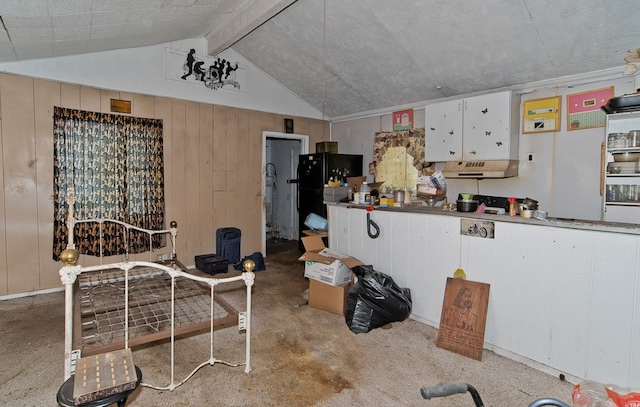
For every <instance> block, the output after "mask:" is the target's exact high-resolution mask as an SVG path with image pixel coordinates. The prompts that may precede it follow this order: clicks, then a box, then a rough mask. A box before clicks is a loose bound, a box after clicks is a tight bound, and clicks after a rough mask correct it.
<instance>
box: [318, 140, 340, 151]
mask: <svg viewBox="0 0 640 407" xmlns="http://www.w3.org/2000/svg"><path fill="white" fill-rule="evenodd" d="M337 152H338V142H337V141H321V142H319V143H316V153H337Z"/></svg>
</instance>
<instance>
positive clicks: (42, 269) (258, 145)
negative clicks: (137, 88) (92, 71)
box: [0, 74, 329, 296]
mask: <svg viewBox="0 0 640 407" xmlns="http://www.w3.org/2000/svg"><path fill="white" fill-rule="evenodd" d="M112 98H114V99H125V100H130V101H131V105H132V115H133V116H139V117H149V118H155V119H162V120H163V132H164V160H165V195H166V211H167V222H169V221H171V220H175V221H177V222H178V238H177V241H178V244H177V252H178V258H180V259H181V260H182V261H183V262H184V263H185V264H188V265H190V264H193V263H194V256H195V255H197V254H204V253H213V252H215V231H216V229H218V228H220V227H226V226H234V227H238V228H240V229H241V231H242V255H245V254H250V253H252V252H254V251H260V250H261V247H262V241H261V239H262V235H261V230H262V225H261V219H262V218H261V216H262V210H263V205H264V197H263V196H262V190H263V188H262V172H263V168H262V162H261V160H262V148H263V146H262V132H263V131H283V121H284V120H283V119H284V116H282V115H279V114H273V113H265V112H258V111H252V110H246V109H239V108H232V107H226V106H220V105H212V104H206V103H199V102H191V101H186V100H181V99H172V98H166V97H155V96H148V95H140V94H132V93H126V92H116V91H110V90H102V89H96V88H90V87H85V86H80V85H72V84H65V83H59V82H54V81H47V80H40V79H34V78H28V77H22V76H16V75H8V74H0V157H1V159H2V165H1V166H0V180H2V184H3V187H4V188H3V193H2V194H0V296H2V295H8V294H17V293H26V292H31V291H37V290H42V289H48V288H55V287H60V286H61V282H60V277H59V276H58V270H59V269H60V266H61V264H60V263H57V262H54V261H53V259H52V254H51V251H52V239H53V204H52V197H53V107H54V106H62V107H67V108H74V109H82V110H88V111H97V112H103V113H111V112H110V100H111V99H112ZM293 118H294V119H295V129H296V133H297V134H307V135H309V145H310V146H311V147H310V148H311V150H312V151H313V150H314V147H315V143H316V142H319V141H328V140H329V124H328V122H324V121H321V120H315V119H308V118H302V117H293ZM162 252H163V251H161V252H159V253H162ZM164 252H168V249H167V250H165V251H164ZM135 259H141V260H148V259H149V256H148V255H147V256H136V258H135ZM154 260H155V259H154ZM81 263H82V264H83V265H88V264H96V263H98V260H97V259H95V258H90V257H87V256H82V257H81Z"/></svg>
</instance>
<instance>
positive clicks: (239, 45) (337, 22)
mask: <svg viewBox="0 0 640 407" xmlns="http://www.w3.org/2000/svg"><path fill="white" fill-rule="evenodd" d="M638 21H640V7H638V2H637V0H616V1H602V0H564V1H557V0H485V1H469V0H466V1H463V0H448V1H437V2H436V1H432V0H403V1H395V2H394V1H384V0H282V1H278V0H0V23H2V26H1V27H0V62H9V61H20V60H27V59H37V58H50V57H56V56H63V55H72V54H82V53H90V52H97V51H104V50H112V49H118V48H131V47H139V46H146V45H153V44H162V43H166V42H171V41H177V40H181V39H188V38H202V37H204V38H206V39H207V44H208V52H209V54H210V55H217V54H218V53H219V52H221V51H223V50H224V49H226V48H228V47H231V48H233V49H234V50H235V51H236V52H238V53H240V54H241V55H242V56H243V57H245V58H247V59H248V60H249V61H251V63H253V64H255V65H256V66H257V67H259V68H260V69H262V70H263V71H264V72H266V73H267V74H268V75H270V76H271V77H273V78H274V79H275V80H277V81H278V82H280V83H282V84H283V85H284V86H285V87H287V88H288V89H290V90H291V91H292V92H294V93H295V94H297V95H298V96H299V97H300V98H302V99H303V100H305V101H306V102H308V103H309V104H311V105H312V106H314V107H316V108H317V109H318V110H319V111H321V112H323V114H324V115H325V116H326V117H327V118H336V117H341V116H346V115H352V114H355V113H359V112H367V111H371V110H377V109H384V108H386V107H390V106H399V105H405V104H406V105H408V104H411V103H416V102H421V101H427V100H433V99H439V98H443V97H450V96H456V95H464V94H470V93H476V92H483V91H487V90H492V89H501V88H506V87H510V86H514V85H519V84H525V83H531V82H537V81H542V80H545V79H551V78H560V77H564V76H571V75H577V74H581V73H587V72H596V71H601V70H610V69H614V68H619V69H620V72H621V73H622V70H623V67H624V66H625V60H624V58H625V57H626V56H627V51H629V50H633V52H634V53H635V50H636V49H637V48H638V47H640V24H639V23H638Z"/></svg>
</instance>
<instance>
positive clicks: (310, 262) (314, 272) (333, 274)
mask: <svg viewBox="0 0 640 407" xmlns="http://www.w3.org/2000/svg"><path fill="white" fill-rule="evenodd" d="M302 243H303V244H304V248H305V250H306V252H305V253H304V254H303V255H302V256H300V257H299V258H298V260H302V261H304V262H305V264H304V276H305V277H307V278H309V279H312V280H317V281H321V282H323V283H326V284H328V285H332V286H337V285H341V284H345V283H348V282H349V281H351V268H352V267H355V266H358V265H360V264H362V262H361V261H360V260H358V259H356V258H354V257H351V256H347V255H344V254H342V253H338V252H336V251H333V250H330V249H327V248H326V247H325V245H324V242H323V241H322V237H320V236H304V237H303V238H302Z"/></svg>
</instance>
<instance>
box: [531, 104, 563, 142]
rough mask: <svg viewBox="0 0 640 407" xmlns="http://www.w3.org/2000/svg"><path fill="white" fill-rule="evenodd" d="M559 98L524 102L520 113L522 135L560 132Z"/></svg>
mask: <svg viewBox="0 0 640 407" xmlns="http://www.w3.org/2000/svg"><path fill="white" fill-rule="evenodd" d="M560 103H561V97H560V96H553V97H549V98H542V99H532V100H525V101H524V103H523V109H522V110H523V111H522V133H523V134H531V133H546V132H554V131H560Z"/></svg>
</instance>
